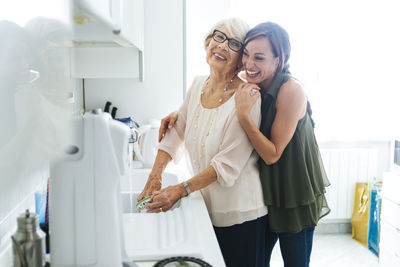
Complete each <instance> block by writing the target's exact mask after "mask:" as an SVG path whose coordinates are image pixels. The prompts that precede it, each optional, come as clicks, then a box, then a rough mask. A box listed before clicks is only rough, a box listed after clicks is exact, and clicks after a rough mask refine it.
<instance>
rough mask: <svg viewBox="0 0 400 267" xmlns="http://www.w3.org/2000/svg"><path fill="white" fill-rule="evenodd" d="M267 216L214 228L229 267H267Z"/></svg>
mask: <svg viewBox="0 0 400 267" xmlns="http://www.w3.org/2000/svg"><path fill="white" fill-rule="evenodd" d="M266 229H267V215H265V216H263V217H260V218H258V219H256V220H252V221H247V222H244V223H241V224H235V225H232V226H229V227H214V231H215V234H216V236H217V239H218V243H219V247H220V248H221V252H222V255H223V257H224V260H225V264H226V266H227V267H236V266H237V267H253V266H254V267H265V264H266V263H265V251H266V250H265V231H266Z"/></svg>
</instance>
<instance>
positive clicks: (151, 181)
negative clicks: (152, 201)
mask: <svg viewBox="0 0 400 267" xmlns="http://www.w3.org/2000/svg"><path fill="white" fill-rule="evenodd" d="M160 189H161V176H158V175H153V174H150V175H149V178H148V179H147V183H146V185H145V187H144V189H143V191H142V193H140V195H139V196H138V197H137V201H138V202H139V201H140V200H142V199H143V198H145V197H149V196H151V195H153V192H155V191H159V190H160Z"/></svg>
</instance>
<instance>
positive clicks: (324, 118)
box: [187, 0, 400, 141]
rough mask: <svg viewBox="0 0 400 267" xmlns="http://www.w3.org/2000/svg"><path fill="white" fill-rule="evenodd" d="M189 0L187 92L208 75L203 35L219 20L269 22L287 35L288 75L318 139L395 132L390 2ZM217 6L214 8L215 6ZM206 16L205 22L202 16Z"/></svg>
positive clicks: (398, 20)
mask: <svg viewBox="0 0 400 267" xmlns="http://www.w3.org/2000/svg"><path fill="white" fill-rule="evenodd" d="M192 2H196V1H188V2H187V8H188V10H187V47H188V50H187V65H188V73H187V74H188V75H187V77H188V83H189V84H188V88H189V86H190V83H191V81H192V79H193V77H194V76H196V75H200V74H207V73H208V65H207V64H206V63H205V60H204V58H205V53H204V49H203V42H202V40H203V38H204V35H205V34H206V32H207V31H208V30H209V29H210V28H211V27H212V25H213V24H215V23H216V22H217V21H219V20H220V19H223V18H228V17H232V16H235V17H240V18H242V19H244V20H246V21H247V22H248V23H249V25H250V27H253V26H255V25H256V24H258V23H261V22H264V21H273V22H276V23H278V24H280V25H281V26H283V27H284V28H285V29H286V30H287V31H288V33H289V36H290V38H291V44H292V55H291V59H290V61H289V62H290V65H291V72H292V74H293V75H294V76H295V77H296V78H298V79H299V80H300V81H301V82H302V83H303V84H304V88H305V90H306V92H307V95H308V98H309V100H310V102H311V106H312V109H313V117H314V119H315V121H316V134H317V137H318V139H319V140H323V141H360V140H382V139H390V138H392V137H393V136H398V135H399V134H400V85H399V82H397V79H396V77H397V75H398V73H397V72H398V71H397V70H398V69H399V67H398V64H399V62H400V35H399V34H398V31H399V25H400V17H399V16H397V10H398V7H397V3H396V1H395V0H383V1H371V0H364V1H361V0H352V1H346V0H336V1H318V0H309V1H307V0H306V1H295V0H294V1H289V0H280V1H262V0H248V1H240V0H230V1H229V0H225V1H221V2H220V1H208V0H207V1H202V4H201V5H202V6H201V5H200V4H198V3H192ZM215 2H218V3H215ZM205 14H207V17H209V19H208V20H207V21H205V20H204V19H200V16H204V15H205Z"/></svg>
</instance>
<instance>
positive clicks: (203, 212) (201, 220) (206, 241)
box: [136, 191, 225, 267]
mask: <svg viewBox="0 0 400 267" xmlns="http://www.w3.org/2000/svg"><path fill="white" fill-rule="evenodd" d="M189 197H190V198H191V201H192V205H193V209H194V212H193V214H194V216H196V220H197V222H198V224H197V226H198V227H199V229H193V231H199V236H201V238H200V243H201V247H200V248H199V249H201V250H202V252H203V255H205V256H204V258H203V259H202V260H204V261H206V262H208V263H209V264H211V265H212V266H214V267H223V266H225V263H224V260H223V257H222V254H221V250H220V248H219V246H218V241H217V238H216V237H215V233H214V229H213V226H212V224H211V221H210V218H209V216H208V212H207V208H206V205H205V204H204V200H203V197H202V195H201V193H200V192H199V191H197V192H193V193H192V194H190V196H189ZM154 263H155V261H138V262H136V264H138V265H139V266H140V267H150V266H153V265H154Z"/></svg>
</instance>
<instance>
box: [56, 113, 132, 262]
mask: <svg viewBox="0 0 400 267" xmlns="http://www.w3.org/2000/svg"><path fill="white" fill-rule="evenodd" d="M75 130H76V141H75V144H74V145H73V146H70V147H69V148H68V150H67V151H65V153H64V154H63V157H62V158H61V159H59V160H57V161H56V162H54V163H52V164H51V166H50V199H49V208H50V212H49V216H50V217H49V220H50V224H49V225H50V244H51V245H50V251H51V266H54V267H61V266H63V267H65V266H71V267H72V266H93V267H110V266H122V262H123V260H124V259H125V255H126V254H125V245H124V244H125V243H124V240H123V229H122V228H123V227H122V207H121V195H120V178H121V177H122V176H123V175H124V174H125V172H126V171H127V170H126V165H127V161H128V159H127V154H128V153H127V148H128V139H129V134H130V132H129V128H128V127H127V126H126V125H124V124H122V123H120V122H117V121H115V120H113V119H112V118H111V116H110V114H108V113H103V112H102V111H101V110H95V111H93V112H92V113H86V114H85V115H84V116H83V117H82V118H81V119H79V120H77V121H76V128H75Z"/></svg>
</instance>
